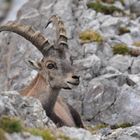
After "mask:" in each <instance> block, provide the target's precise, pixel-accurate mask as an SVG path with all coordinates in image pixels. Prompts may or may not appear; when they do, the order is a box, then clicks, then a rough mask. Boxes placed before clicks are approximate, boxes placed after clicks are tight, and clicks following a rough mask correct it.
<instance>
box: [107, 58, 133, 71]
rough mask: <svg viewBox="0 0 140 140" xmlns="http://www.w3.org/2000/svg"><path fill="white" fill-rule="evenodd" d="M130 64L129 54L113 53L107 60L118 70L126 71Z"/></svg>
mask: <svg viewBox="0 0 140 140" xmlns="http://www.w3.org/2000/svg"><path fill="white" fill-rule="evenodd" d="M131 64H132V58H131V57H130V56H127V55H126V56H123V55H115V56H113V57H112V58H111V59H110V60H109V62H108V65H109V66H111V67H113V68H115V69H117V70H119V71H120V72H123V73H124V72H126V73H127V71H128V69H129V68H130V67H131Z"/></svg>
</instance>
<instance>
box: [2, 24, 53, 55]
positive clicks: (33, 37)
mask: <svg viewBox="0 0 140 140" xmlns="http://www.w3.org/2000/svg"><path fill="white" fill-rule="evenodd" d="M1 31H11V32H14V33H16V34H18V35H20V36H22V37H24V38H25V39H27V40H28V41H30V42H31V43H32V44H33V45H34V46H35V47H36V48H37V49H38V50H39V51H40V52H41V53H42V54H43V55H45V54H46V51H47V50H48V49H49V48H50V47H51V46H50V43H49V42H48V39H47V38H46V37H45V36H44V35H42V33H40V32H39V31H35V30H34V29H32V27H31V26H28V25H23V24H20V23H16V22H9V23H7V24H6V25H2V26H0V32H1Z"/></svg>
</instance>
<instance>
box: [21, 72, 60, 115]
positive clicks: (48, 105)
mask: <svg viewBox="0 0 140 140" xmlns="http://www.w3.org/2000/svg"><path fill="white" fill-rule="evenodd" d="M59 91H60V89H55V88H51V87H50V86H49V85H48V83H47V82H46V80H45V79H44V78H43V77H42V76H41V75H40V74H38V75H37V76H36V78H35V79H34V80H33V81H32V82H31V84H30V85H29V86H28V87H26V88H25V89H24V90H23V91H21V94H22V95H24V96H33V97H35V98H37V99H39V100H40V101H41V103H42V106H43V108H44V109H45V110H46V113H47V115H48V116H49V115H50V114H51V112H52V111H53V108H54V105H55V102H56V100H57V96H58V94H59Z"/></svg>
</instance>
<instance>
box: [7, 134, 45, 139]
mask: <svg viewBox="0 0 140 140" xmlns="http://www.w3.org/2000/svg"><path fill="white" fill-rule="evenodd" d="M6 140H43V138H42V137H40V136H33V135H31V134H30V133H29V134H28V135H27V134H26V136H25V135H23V134H21V133H13V134H6Z"/></svg>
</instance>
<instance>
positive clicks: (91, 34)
mask: <svg viewBox="0 0 140 140" xmlns="http://www.w3.org/2000/svg"><path fill="white" fill-rule="evenodd" d="M79 38H80V39H81V40H82V41H83V42H84V43H86V42H102V41H103V37H102V36H101V35H100V34H99V33H97V32H95V31H93V30H86V31H83V32H81V33H80V35H79Z"/></svg>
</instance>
